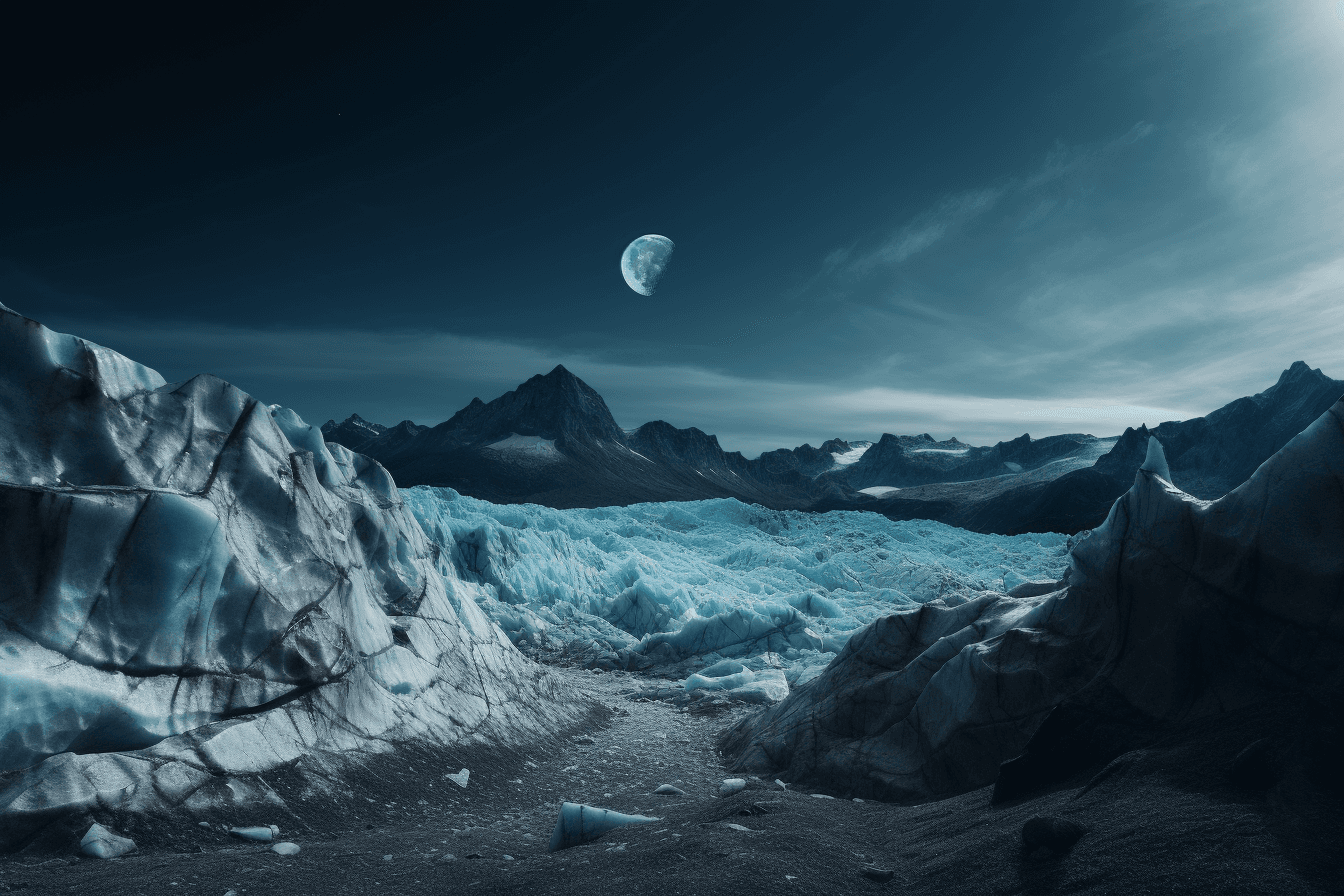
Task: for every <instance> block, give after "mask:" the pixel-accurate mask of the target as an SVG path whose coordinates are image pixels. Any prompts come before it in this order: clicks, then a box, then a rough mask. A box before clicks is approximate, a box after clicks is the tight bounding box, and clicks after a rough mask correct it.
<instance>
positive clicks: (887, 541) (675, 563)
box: [401, 487, 1068, 700]
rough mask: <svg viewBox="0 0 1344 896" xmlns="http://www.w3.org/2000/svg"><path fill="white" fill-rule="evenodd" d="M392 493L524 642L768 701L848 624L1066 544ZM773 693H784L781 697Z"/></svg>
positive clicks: (850, 520) (448, 492)
mask: <svg viewBox="0 0 1344 896" xmlns="http://www.w3.org/2000/svg"><path fill="white" fill-rule="evenodd" d="M401 495H402V499H403V500H404V501H405V503H406V506H407V507H408V508H409V509H410V510H411V512H412V514H413V515H414V516H415V517H416V519H417V520H418V521H419V522H420V525H421V527H422V528H423V529H424V531H425V534H426V535H428V536H429V538H430V539H431V540H432V541H434V542H437V543H438V544H439V545H441V546H443V548H444V554H443V556H442V557H441V558H440V563H441V565H442V566H443V567H444V571H445V574H446V575H447V577H448V578H449V579H450V580H457V581H459V582H463V583H473V584H476V585H479V586H480V587H479V588H478V589H473V592H474V595H475V597H476V600H477V601H478V603H479V604H480V606H481V608H482V609H483V610H485V612H486V615H488V616H489V617H490V618H491V619H493V620H494V621H495V622H496V623H497V624H498V625H499V626H500V627H501V628H502V629H503V630H504V632H505V634H507V635H508V637H509V639H510V640H511V641H512V642H513V643H514V644H517V645H519V646H521V647H528V648H536V649H541V650H545V649H548V648H549V649H552V650H555V649H560V648H564V649H568V650H570V651H571V652H582V651H585V650H586V651H588V656H590V657H595V656H608V657H610V656H613V655H619V654H620V653H621V652H622V651H624V652H625V654H626V655H629V654H631V653H633V654H637V655H638V656H640V657H642V658H644V659H645V660H646V661H652V662H653V663H654V664H656V665H657V666H658V667H661V668H662V669H663V670H664V671H666V670H673V669H674V670H678V671H679V672H680V673H681V674H683V675H686V676H687V677H686V680H685V682H684V687H685V688H686V689H687V690H692V689H695V688H703V689H705V690H715V689H721V690H731V691H734V693H735V694H738V695H742V694H741V689H742V688H754V689H755V690H757V691H759V692H761V693H762V694H767V693H768V694H769V695H770V698H771V699H772V700H776V699H779V695H780V694H781V693H787V687H788V686H789V685H797V684H799V683H801V682H804V681H807V680H810V679H811V678H812V677H815V676H816V675H817V674H819V673H820V671H821V670H822V669H823V668H824V667H825V665H826V664H827V663H828V662H830V660H831V659H832V658H833V657H834V655H835V654H836V652H838V651H839V650H840V649H841V648H842V647H843V646H844V644H845V643H846V641H847V640H848V639H849V636H850V635H851V634H852V633H853V632H854V631H856V630H857V629H859V628H860V627H862V626H864V625H866V624H867V623H869V622H872V621H873V620H874V619H877V618H879V617H881V616H885V615H887V614H890V613H892V612H896V611H898V610H903V609H908V608H910V607H913V606H916V605H918V604H922V603H925V602H927V601H930V600H934V599H942V600H943V601H944V602H945V603H948V604H953V605H955V604H959V603H962V602H965V601H967V600H970V599H972V598H973V597H975V596H976V595H978V594H981V593H984V592H987V591H988V592H1000V591H1003V590H1005V587H1004V586H1005V579H1006V580H1007V582H1008V583H1010V584H1009V585H1008V587H1012V586H1013V585H1015V584H1017V583H1019V582H1023V581H1031V582H1035V581H1047V580H1048V581H1055V580H1057V579H1059V578H1060V576H1061V575H1062V574H1063V571H1064V569H1065V567H1066V566H1067V562H1068V557H1067V552H1068V549H1067V538H1066V536H1063V535H1058V534H1053V533H1045V534H1032V535H1018V536H1013V537H1007V536H999V535H980V534H977V533H973V532H967V531H965V530H962V529H957V528H954V527H951V526H946V525H943V524H941V523H935V522H926V521H912V522H894V521H892V520H888V519H887V518H885V517H883V516H880V515H878V514H874V513H865V512H857V511H844V512H831V513H826V514H809V513H804V512H801V511H774V510H766V509H764V508H762V507H759V506H755V505H748V504H743V503H741V502H739V501H736V500H734V499H731V498H730V499H720V500H709V501H696V502H674V503H655V504H637V505H632V506H629V507H604V508H594V509H579V510H554V509H551V508H547V507H542V506H538V505H532V504H512V505H496V504H490V503H488V502H485V501H480V500H477V499H474V498H470V497H466V496H464V495H461V494H458V493H457V492H456V491H454V490H452V489H447V488H428V487H417V488H411V489H405V490H403V491H402V492H401ZM781 688H782V691H781Z"/></svg>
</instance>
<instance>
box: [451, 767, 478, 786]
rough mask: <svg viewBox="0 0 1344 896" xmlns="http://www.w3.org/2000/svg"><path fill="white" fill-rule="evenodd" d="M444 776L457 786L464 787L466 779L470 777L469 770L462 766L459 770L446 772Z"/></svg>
mask: <svg viewBox="0 0 1344 896" xmlns="http://www.w3.org/2000/svg"><path fill="white" fill-rule="evenodd" d="M444 777H445V778H447V779H448V780H449V781H452V782H453V783H454V784H456V785H457V786H458V787H461V788H463V789H466V786H467V779H468V778H470V777H471V770H470V769H465V768H464V769H462V770H461V771H460V772H454V773H450V774H446V775H444Z"/></svg>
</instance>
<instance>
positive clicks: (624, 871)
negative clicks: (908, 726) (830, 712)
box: [0, 670, 1344, 896]
mask: <svg viewBox="0 0 1344 896" xmlns="http://www.w3.org/2000/svg"><path fill="white" fill-rule="evenodd" d="M564 674H566V675H572V676H574V677H575V678H576V679H578V680H579V681H580V682H582V684H583V686H584V687H586V688H588V689H590V690H591V691H592V692H593V693H594V694H595V695H596V696H598V697H599V699H600V700H601V701H602V703H603V705H604V706H605V707H607V709H606V710H605V711H603V712H601V713H599V715H598V716H596V717H595V718H594V719H593V720H592V721H591V723H590V724H587V725H585V726H584V727H583V728H581V729H580V730H577V731H573V732H565V734H564V736H563V737H559V738H557V739H556V740H554V741H552V742H549V743H546V744H535V745H532V747H530V748H528V749H521V750H516V751H484V750H479V749H477V750H474V751H473V750H449V749H445V750H442V751H437V752H436V751H433V750H418V751H408V752H402V753H400V754H398V755H396V756H388V757H383V758H382V759H380V760H379V761H377V762H375V763H371V764H370V765H369V766H368V767H366V768H365V769H363V770H362V771H360V772H359V773H358V774H356V775H354V776H353V778H352V780H351V782H350V784H349V788H348V789H347V790H346V791H345V792H344V793H341V794H337V795H335V796H333V795H331V794H323V793H321V792H318V791H314V790H312V789H311V788H310V787H305V786H304V785H303V784H302V783H301V782H298V781H297V780H296V781H289V780H287V779H286V778H285V776H284V775H277V776H275V777H274V779H273V780H272V781H271V783H272V784H273V786H274V788H275V790H276V792H277V793H278V794H279V795H280V796H281V797H282V798H283V800H284V802H285V804H286V806H288V811H285V810H284V809H282V808H280V807H278V806H277V807H275V808H274V809H273V810H272V811H270V812H262V813H259V814H258V815H257V816H256V817H247V818H237V819H230V820H228V823H232V824H276V825H278V826H279V827H280V828H281V837H280V839H281V840H288V841H292V842H295V843H297V844H299V846H300V847H301V848H302V851H301V852H300V853H299V854H298V855H296V856H293V857H288V858H286V857H281V856H279V855H277V854H275V853H274V852H272V851H270V850H269V849H268V848H267V847H266V846H264V845H260V844H247V843H243V842H241V841H238V840H235V839H232V838H230V837H229V836H228V835H227V834H226V833H225V832H224V831H223V830H222V829H221V826H220V822H219V821H218V820H216V821H215V822H213V823H212V824H213V826H212V827H210V828H205V827H200V826H199V825H193V824H192V823H190V822H187V823H184V822H182V821H181V820H176V821H155V820H153V819H149V820H144V819H141V820H133V819H119V820H118V819H111V820H110V821H112V822H113V824H112V826H113V827H116V826H117V824H120V825H121V826H122V827H121V828H120V830H121V831H122V832H123V833H126V834H128V835H130V836H132V837H133V838H134V839H136V841H137V843H138V844H139V845H140V849H139V850H138V851H137V852H135V853H132V854H131V855H128V856H126V857H124V858H121V859H116V860H111V861H99V860H93V859H85V858H81V857H78V856H76V855H75V854H74V853H73V851H72V849H71V848H70V846H69V845H68V844H67V845H66V846H64V847H63V848H61V849H60V850H59V851H58V852H55V853H53V852H51V851H49V850H50V848H51V844H47V846H46V847H45V848H46V849H47V850H48V851H30V853H28V854H21V855H18V856H11V857H8V858H7V859H3V860H0V892H3V891H9V892H17V891H26V892H27V893H32V894H39V893H78V894H80V896H98V894H115V896H137V894H143V896H161V894H173V896H177V894H198V893H199V894H205V896H226V894H227V893H229V891H233V893H234V894H236V896H263V894H280V896H309V894H364V893H397V894H401V893H407V894H416V893H435V894H437V893H456V892H465V893H527V894H529V896H533V894H538V896H539V894H559V893H584V894H589V893H591V894H605V893H612V894H618V893H619V894H628V893H638V892H654V893H659V894H681V893H685V894H699V893H705V894H716V893H725V894H727V893H733V894H741V893H755V892H783V893H790V892H806V893H836V892H841V893H848V892H860V893H862V892H874V893H878V892H888V893H894V892H902V893H908V892H919V893H930V894H934V893H937V894H947V893H1054V892H1059V893H1125V894H1144V893H1171V892H1191V893H1267V892H1273V893H1276V894H1296V893H1331V892H1336V893H1337V892H1344V889H1341V887H1340V883H1339V881H1340V878H1339V877H1338V868H1337V865H1338V863H1339V862H1340V861H1341V860H1344V832H1342V829H1341V825H1340V818H1341V814H1342V813H1341V812H1340V809H1341V804H1340V802H1339V800H1338V799H1336V798H1334V797H1325V796H1321V795H1319V794H1315V793H1313V792H1312V791H1311V788H1310V787H1309V786H1308V785H1306V784H1303V783H1302V782H1301V781H1297V782H1294V781H1292V780H1290V781H1287V782H1285V783H1282V784H1280V785H1279V786H1277V787H1276V788H1275V789H1273V790H1271V791H1270V792H1269V793H1268V794H1267V795H1263V796H1261V795H1252V796H1248V795H1246V794H1243V793H1239V792H1236V791H1234V790H1233V789H1232V788H1230V786H1229V785H1227V784H1226V782H1225V776H1224V771H1225V768H1226V766H1227V764H1228V763H1229V762H1230V761H1231V758H1232V757H1233V756H1235V755H1236V753H1237V752H1238V751H1239V750H1240V749H1241V747H1242V746H1244V745H1245V743H1247V742H1249V740H1252V739H1254V737H1255V736H1257V735H1260V734H1261V732H1263V731H1265V730H1278V731H1283V730H1285V726H1289V727H1290V726H1291V724H1292V718H1289V717H1288V716H1290V715H1291V712H1292V710H1291V708H1285V707H1279V708H1276V709H1271V710H1267V711H1265V712H1261V713H1259V714H1255V713H1252V714H1242V715H1239V716H1235V717H1228V718H1225V719H1222V720H1218V721H1216V722H1212V723H1204V724H1203V725H1201V726H1195V727H1193V728H1191V729H1190V731H1189V732H1187V733H1186V734H1185V735H1184V736H1182V737H1179V738H1175V739H1171V740H1170V743H1169V744H1168V745H1167V746H1165V747H1162V748H1160V749H1159V748H1153V749H1147V750H1142V751H1136V752H1135V753H1134V754H1127V759H1126V761H1125V762H1122V763H1120V764H1119V767H1118V769H1116V768H1113V769H1111V770H1110V773H1109V774H1108V775H1107V776H1106V777H1105V778H1104V779H1103V780H1102V781H1101V783H1099V784H1097V785H1096V786H1094V787H1092V788H1091V789H1085V788H1084V787H1083V784H1084V783H1085V781H1078V782H1075V784H1074V785H1073V786H1070V787H1067V788H1064V789H1061V790H1058V791H1056V792H1054V793H1049V794H1046V795H1044V796H1040V797H1037V798H1035V799H1031V800H1027V801H1024V802H1019V803H1017V804H1014V805H1006V806H995V805H991V803H990V790H989V789H988V788H986V789H983V790H979V791H974V792H972V793H968V794H963V795H961V796H958V797H955V798H952V799H949V800H943V801H941V802H937V803H931V804H927V805H923V806H894V805H887V804H881V803H875V802H857V801H853V800H847V799H843V798H826V796H827V795H822V796H818V795H815V794H812V793H808V792H805V791H804V792H798V791H797V790H796V789H795V788H793V787H790V788H789V789H787V790H785V789H782V788H781V787H779V786H778V785H776V784H775V783H774V782H773V781H757V780H751V781H750V782H749V785H748V788H747V789H746V790H745V791H743V792H741V793H738V794H736V795H733V796H731V797H727V798H721V797H719V796H718V792H717V788H718V785H719V783H720V782H721V781H722V779H723V778H724V777H726V776H728V775H729V774H730V773H728V772H726V771H725V770H724V768H723V766H722V763H721V761H720V759H719V757H718V756H717V755H716V754H715V752H714V747H713V744H714V740H715V737H716V735H717V734H718V733H719V732H720V731H721V730H722V729H723V728H724V727H726V726H727V725H728V724H730V723H731V722H732V721H734V719H735V718H737V716H738V714H740V713H742V712H749V711H751V710H749V709H743V708H738V709H732V710H728V711H724V712H721V713H720V714H717V715H711V714H696V713H695V712H690V711H685V710H679V709H678V708H676V707H674V706H671V705H669V704H666V703H659V702H649V701H643V700H638V699H633V698H632V693H633V692H634V691H635V690H636V688H637V685H640V684H643V683H644V680H643V679H641V678H639V677H638V676H628V675H624V674H621V673H602V674H595V673H590V672H584V671H579V670H564ZM1285 713H1286V714H1288V715H1287V716H1286V715H1285ZM461 767H466V768H469V769H470V770H471V776H470V779H469V781H468V784H467V787H466V788H465V789H463V788H460V787H458V786H457V785H456V784H454V783H453V782H452V781H450V780H448V779H447V778H445V777H444V776H445V775H446V774H449V773H452V772H456V771H458V769H459V768H461ZM659 784H675V785H676V786H678V787H680V788H681V789H682V790H684V791H686V793H685V795H684V796H679V797H664V796H654V795H652V794H651V791H652V790H653V789H654V788H655V787H657V786H658V785H659ZM562 801H571V802H580V803H587V804H589V805H596V806H602V807H605V808H611V809H616V810H618V811H622V812H628V813H635V814H645V815H653V816H656V817H658V818H659V819H660V820H659V821H658V822H655V823H651V824H643V825H634V826H629V827H625V828H620V829H618V830H615V831H611V832H609V833H607V834H606V835H605V836H604V837H602V838H601V839H600V840H598V841H596V842H594V843H590V844H587V845H584V846H581V847H576V848H573V849H569V850H564V851H561V852H557V853H548V852H547V851H546V847H547V843H548V841H549V839H550V835H551V830H552V828H553V827H554V824H555V820H556V815H557V812H558V809H559V805H560V803H561V802H562ZM1043 815H1054V816H1062V817H1065V818H1069V819H1071V820H1073V821H1075V822H1077V823H1079V824H1080V825H1082V826H1083V828H1084V829H1085V830H1086V832H1087V833H1086V834H1085V835H1084V836H1083V838H1082V839H1081V840H1080V841H1079V842H1078V844H1077V845H1076V846H1075V847H1073V849H1072V850H1069V851H1067V852H1064V853H1054V852H1052V851H1050V850H1049V849H1045V848H1042V849H1038V850H1035V851H1033V852H1027V851H1025V850H1024V848H1023V845H1022V833H1021V832H1022V827H1023V824H1024V822H1026V821H1027V820H1028V819H1030V818H1032V817H1034V816H1043ZM734 826H735V827H734ZM874 868H876V869H884V870H890V871H891V872H892V875H891V879H890V881H887V882H878V881H874V880H870V879H869V878H868V877H867V876H865V870H867V871H868V873H872V871H873V869H874ZM879 876H880V875H879Z"/></svg>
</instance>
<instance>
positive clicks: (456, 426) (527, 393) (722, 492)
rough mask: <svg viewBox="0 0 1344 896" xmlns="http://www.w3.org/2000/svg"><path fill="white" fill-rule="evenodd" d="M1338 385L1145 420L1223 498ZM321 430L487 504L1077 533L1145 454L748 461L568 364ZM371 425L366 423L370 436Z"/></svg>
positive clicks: (830, 451) (1177, 466)
mask: <svg viewBox="0 0 1344 896" xmlns="http://www.w3.org/2000/svg"><path fill="white" fill-rule="evenodd" d="M1341 391H1344V382H1341V381H1339V380H1333V379H1331V378H1330V377H1328V376H1325V375H1324V374H1323V373H1321V371H1320V370H1313V369H1312V368H1309V367H1307V365H1306V364H1305V363H1303V362H1301V361H1299V362H1297V363H1295V364H1293V365H1292V367H1290V368H1289V369H1288V370H1286V371H1284V373H1283V375H1282V376H1280V378H1279V381H1278V382H1277V383H1276V384H1275V385H1274V386H1273V387H1271V388H1270V389H1267V390H1266V391H1264V392H1261V393H1259V394H1257V395H1253V396H1250V397H1247V398H1241V399H1238V400H1236V401H1234V402H1232V403H1230V404H1228V405H1227V406H1226V407H1223V408H1220V409H1218V410H1216V411H1214V412H1212V413H1210V414H1209V415H1207V416H1206V417H1199V418H1195V419H1193V420H1186V421H1180V422H1171V423H1163V424H1162V425H1161V426H1159V427H1157V428H1156V429H1154V430H1152V431H1151V434H1155V435H1157V436H1158V437H1159V438H1160V439H1161V440H1162V441H1163V443H1164V444H1166V445H1169V446H1170V449H1169V452H1168V454H1169V456H1170V458H1171V463H1172V468H1173V470H1174V471H1176V474H1177V475H1178V476H1180V477H1181V479H1182V481H1183V482H1187V483H1189V484H1190V493H1191V494H1194V495H1196V496H1198V497H1201V498H1209V499H1212V498H1217V497H1220V496H1221V495H1223V494H1225V493H1226V492H1227V491H1229V490H1230V489H1231V488H1233V487H1235V486H1236V485H1238V484H1240V483H1241V482H1244V481H1245V480H1246V478H1247V477H1249V476H1250V474H1251V473H1252V472H1254V470H1255V469H1256V467H1257V466H1259V464H1261V463H1263V462H1264V461H1265V460H1266V459H1267V458H1269V457H1270V456H1271V455H1272V454H1273V453H1274V452H1275V451H1276V450H1278V449H1279V448H1281V447H1282V446H1283V445H1284V444H1285V443H1286V442H1287V441H1288V439H1290V438H1291V437H1292V436H1293V435H1294V434H1295V433H1297V432H1299V431H1301V429H1302V428H1303V427H1305V426H1306V425H1307V424H1309V423H1310V422H1311V421H1312V420H1314V419H1315V418H1316V417H1317V416H1319V415H1320V414H1321V413H1322V412H1323V411H1324V410H1325V408H1327V407H1329V406H1330V404H1331V403H1332V402H1333V401H1334V399H1335V398H1337V397H1338V396H1339V394H1340V392H1341ZM323 429H324V437H325V438H327V439H328V440H329V441H336V442H339V443H340V444H343V445H346V446H347V447H349V448H351V449H352V450H355V451H358V452H360V453H364V454H368V455H369V456H371V457H374V458H376V459H377V460H379V461H380V462H382V463H383V464H384V465H385V466H386V467H387V469H388V470H389V472H391V473H392V475H393V477H394V478H395V479H396V481H397V483H398V484H399V485H401V486H403V487H407V486H412V485H435V486H446V487H450V488H453V489H455V490H457V491H458V492H460V493H462V494H464V495H470V496H472V497H475V498H480V499H483V500H487V501H492V502H494V503H505V504H508V503H535V504H544V505H546V506H549V507H555V508H569V507H601V506H611V505H628V504H634V503H640V502H645V501H694V500H702V499H706V498H726V497H732V498H737V499H739V500H741V501H745V502H748V503H754V504H760V505H762V506H764V507H767V508H771V509H776V510H784V509H802V510H817V511H824V510H872V511H876V512H878V513H882V514H883V515H885V516H887V517H889V518H891V519H893V520H909V519H932V520H938V521H940V522H944V523H948V524H949V525H954V526H958V527H961V528H964V529H970V530H972V531H976V532H982V533H987V534H1000V535H1015V534H1018V533H1022V532H1064V533H1074V532H1079V531H1082V530H1084V529H1090V528H1092V527H1094V526H1096V525H1098V524H1100V522H1101V521H1102V520H1103V519H1105V516H1106V513H1107V511H1108V510H1109V509H1110V506H1111V504H1112V503H1113V502H1114V501H1115V499H1116V498H1118V497H1119V496H1120V495H1121V494H1123V493H1124V491H1125V489H1127V488H1128V484H1129V482H1130V480H1131V479H1132V477H1133V475H1134V471H1135V470H1137V469H1138V468H1139V464H1140V463H1141V462H1142V460H1143V451H1144V448H1143V446H1144V445H1145V444H1146V439H1147V437H1148V435H1149V434H1150V431H1149V430H1148V429H1147V428H1146V427H1140V428H1139V429H1137V430H1133V429H1131V430H1128V431H1126V433H1125V434H1124V435H1122V436H1119V437H1112V438H1098V437H1096V436H1093V435H1089V434H1083V433H1068V434H1065V435H1056V436H1047V437H1044V438H1040V439H1033V438H1031V436H1030V435H1026V434H1024V435H1022V436H1019V437H1018V438H1016V439H1012V440H1009V441H1005V442H999V443H998V444H996V445H990V446H974V445H967V444H965V443H964V442H961V441H959V440H958V439H956V438H951V439H947V440H945V441H937V440H935V439H934V438H933V437H932V436H930V435H929V434H927V433H925V434H922V435H918V436H909V435H894V434H892V433H885V434H883V435H882V437H881V438H880V439H879V440H878V441H877V442H876V443H872V442H860V441H855V442H846V441H843V440H841V439H832V440H830V441H827V442H824V443H823V444H822V445H821V447H820V448H813V447H812V446H811V445H802V446H800V447H798V448H792V449H778V450H776V451H767V452H765V453H763V454H762V455H761V456H760V457H757V458H754V459H750V460H748V459H747V458H744V457H743V456H742V455H741V454H740V453H739V452H735V451H731V452H730V451H724V450H723V449H722V448H721V447H720V446H719V443H718V439H717V438H715V437H714V436H713V435H710V434H707V433H705V432H703V431H701V430H699V429H696V428H694V427H690V428H686V429H678V428H676V427H674V426H672V425H671V424H668V423H665V422H663V421H654V422H651V423H646V424H644V425H643V426H640V427H638V428H637V429H634V430H629V431H622V430H621V429H620V427H619V426H618V425H617V424H616V421H615V419H614V418H613V417H612V415H611V412H610V410H609V409H608V408H607V405H606V402H604V401H603V400H602V397H601V396H600V395H599V394H598V393H597V392H596V391H594V390H593V389H592V388H591V387H590V386H588V385H587V384H586V383H584V382H583V381H582V380H581V379H579V378H578V377H576V376H575V375H574V374H572V373H571V372H570V371H568V370H566V369H565V368H564V367H563V366H559V367H556V368H555V369H554V370H552V371H551V372H550V373H548V374H546V375H544V376H542V375H538V376H534V377H532V378H531V379H529V380H528V381H527V382H525V383H523V384H522V385H520V386H519V387H518V388H517V389H516V390H514V391H512V392H507V393H505V394H504V395H502V396H500V397H499V398H497V399H495V400H494V401H491V402H488V403H487V402H483V401H481V400H480V399H479V398H478V399H473V400H472V402H471V403H470V404H469V405H467V407H465V408H463V409H462V410H460V411H458V412H457V413H456V414H455V415H453V417H452V419H450V420H448V421H447V422H445V423H442V424H440V425H438V426H435V427H433V428H426V427H419V426H417V425H416V424H414V423H411V422H410V421H403V422H402V423H400V424H398V425H397V426H395V427H392V428H391V429H384V428H382V427H379V426H378V425H377V424H369V423H367V422H366V421H364V420H363V419H362V418H359V417H358V416H354V417H351V418H350V419H349V420H347V421H345V423H342V424H340V425H336V424H335V422H334V421H331V422H329V423H328V424H327V426H326V427H324V428H323ZM370 433H373V434H372V435H370Z"/></svg>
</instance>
